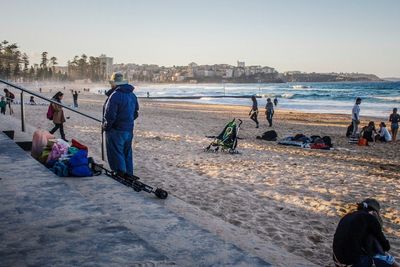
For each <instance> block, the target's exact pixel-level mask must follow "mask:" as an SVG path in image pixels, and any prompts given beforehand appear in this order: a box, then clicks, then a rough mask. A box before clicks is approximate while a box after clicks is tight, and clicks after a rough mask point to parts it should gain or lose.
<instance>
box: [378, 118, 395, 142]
mask: <svg viewBox="0 0 400 267" xmlns="http://www.w3.org/2000/svg"><path fill="white" fill-rule="evenodd" d="M375 141H382V142H390V141H392V136H391V135H390V133H389V131H388V129H387V128H386V124H385V123H384V122H383V121H382V122H381V124H379V130H378V134H377V135H376V136H375Z"/></svg>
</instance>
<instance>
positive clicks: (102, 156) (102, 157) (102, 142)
mask: <svg viewBox="0 0 400 267" xmlns="http://www.w3.org/2000/svg"><path fill="white" fill-rule="evenodd" d="M101 160H102V161H104V160H105V156H104V131H103V129H101Z"/></svg>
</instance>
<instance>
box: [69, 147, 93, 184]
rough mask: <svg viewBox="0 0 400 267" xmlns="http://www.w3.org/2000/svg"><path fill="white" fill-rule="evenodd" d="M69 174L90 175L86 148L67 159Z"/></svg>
mask: <svg viewBox="0 0 400 267" xmlns="http://www.w3.org/2000/svg"><path fill="white" fill-rule="evenodd" d="M69 166H70V174H71V175H72V176H77V177H87V176H92V175H93V173H92V171H91V169H90V168H89V159H88V152H87V150H83V149H81V150H79V151H78V152H76V153H75V154H74V155H73V156H72V157H71V159H70V160H69Z"/></svg>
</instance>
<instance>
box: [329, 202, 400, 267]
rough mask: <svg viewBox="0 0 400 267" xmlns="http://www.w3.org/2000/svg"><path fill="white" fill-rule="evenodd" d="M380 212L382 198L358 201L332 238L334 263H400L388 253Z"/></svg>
mask: <svg viewBox="0 0 400 267" xmlns="http://www.w3.org/2000/svg"><path fill="white" fill-rule="evenodd" d="M379 212H380V204H379V202H378V201H377V200H375V199H372V198H367V199H365V200H364V201H362V202H361V203H358V207H357V210H356V211H353V212H350V213H348V214H346V215H345V216H344V217H343V218H342V219H341V220H340V222H339V224H338V226H337V228H336V232H335V235H334V238H333V260H334V262H335V266H337V267H342V266H353V267H371V266H376V267H389V266H390V267H398V266H399V265H398V264H397V263H396V262H395V259H394V257H393V256H391V255H389V254H388V253H387V251H389V249H390V244H389V241H388V240H387V239H386V237H385V235H384V234H383V232H382V219H381V217H380V215H379ZM373 264H375V265H373Z"/></svg>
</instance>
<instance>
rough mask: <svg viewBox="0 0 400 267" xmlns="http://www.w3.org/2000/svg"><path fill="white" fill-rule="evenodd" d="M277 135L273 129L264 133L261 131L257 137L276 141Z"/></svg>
mask: <svg viewBox="0 0 400 267" xmlns="http://www.w3.org/2000/svg"><path fill="white" fill-rule="evenodd" d="M277 137H278V134H277V133H276V132H275V131H274V130H271V131H267V132H265V133H263V135H262V136H257V139H263V140H266V141H276V138H277Z"/></svg>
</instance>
